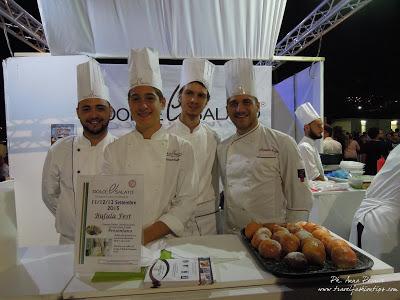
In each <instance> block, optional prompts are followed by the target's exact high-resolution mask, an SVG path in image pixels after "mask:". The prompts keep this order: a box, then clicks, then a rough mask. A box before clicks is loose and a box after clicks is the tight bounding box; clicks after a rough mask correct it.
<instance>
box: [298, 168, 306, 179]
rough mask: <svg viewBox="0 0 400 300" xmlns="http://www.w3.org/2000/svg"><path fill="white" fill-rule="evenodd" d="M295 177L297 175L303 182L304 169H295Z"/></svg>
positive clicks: (304, 176)
mask: <svg viewBox="0 0 400 300" xmlns="http://www.w3.org/2000/svg"><path fill="white" fill-rule="evenodd" d="M297 177H299V179H300V181H301V182H304V179H305V178H306V171H305V170H304V169H297Z"/></svg>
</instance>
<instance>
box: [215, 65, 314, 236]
mask: <svg viewBox="0 0 400 300" xmlns="http://www.w3.org/2000/svg"><path fill="white" fill-rule="evenodd" d="M225 85H226V97H227V112H228V116H229V118H230V119H231V121H232V122H233V123H234V125H235V127H236V133H235V134H234V135H232V136H231V137H229V138H228V139H226V140H225V141H223V142H222V143H221V144H220V145H219V146H218V150H217V151H218V160H219V164H220V168H221V177H222V182H223V185H224V194H225V205H224V228H223V230H224V232H225V233H233V232H238V231H239V230H240V229H241V228H243V227H245V226H246V225H247V224H248V223H249V222H251V221H256V222H260V223H273V222H276V223H283V222H295V221H299V220H308V216H309V212H310V209H311V206H312V196H311V191H310V188H309V186H308V184H307V181H306V180H305V171H304V164H303V162H302V160H301V157H300V153H299V150H298V148H297V145H296V142H295V141H294V139H293V138H291V137H290V136H289V135H287V134H285V133H282V132H279V131H277V130H274V129H270V128H266V127H264V126H262V125H261V124H259V122H258V117H257V116H258V112H259V109H260V102H259V101H258V99H257V97H256V90H255V72H254V67H253V62H252V61H251V60H250V59H234V60H231V61H228V62H227V63H226V64H225Z"/></svg>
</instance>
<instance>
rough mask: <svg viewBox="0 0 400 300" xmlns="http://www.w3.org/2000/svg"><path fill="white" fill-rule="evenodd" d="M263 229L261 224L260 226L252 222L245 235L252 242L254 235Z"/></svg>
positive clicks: (245, 230)
mask: <svg viewBox="0 0 400 300" xmlns="http://www.w3.org/2000/svg"><path fill="white" fill-rule="evenodd" d="M261 227H262V225H261V224H258V223H256V222H250V223H249V224H247V226H246V228H245V229H244V234H245V236H246V237H247V238H248V239H249V240H251V238H252V237H253V234H254V233H255V232H256V231H257V230H258V229H259V228H261Z"/></svg>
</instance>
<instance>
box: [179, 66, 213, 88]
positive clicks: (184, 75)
mask: <svg viewBox="0 0 400 300" xmlns="http://www.w3.org/2000/svg"><path fill="white" fill-rule="evenodd" d="M214 69H215V66H214V64H213V63H211V62H209V61H208V60H207V59H204V58H186V59H185V60H183V64H182V69H181V82H180V86H181V88H182V87H184V86H185V85H187V84H188V83H191V82H193V81H199V82H201V83H202V84H204V86H205V87H206V89H207V90H208V91H210V88H211V85H212V80H213V74H214Z"/></svg>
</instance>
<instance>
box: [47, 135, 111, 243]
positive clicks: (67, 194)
mask: <svg viewBox="0 0 400 300" xmlns="http://www.w3.org/2000/svg"><path fill="white" fill-rule="evenodd" d="M115 139H116V138H115V137H114V136H112V135H111V134H110V133H107V135H106V136H105V137H104V139H103V140H101V141H100V143H98V144H97V145H96V146H92V145H91V143H90V141H89V140H88V139H87V138H86V137H85V136H83V135H78V136H69V137H66V138H63V139H60V140H58V141H57V142H56V143H54V144H53V145H52V146H51V148H50V149H49V151H48V152H47V156H46V160H45V162H44V166H43V173H42V199H43V201H44V203H45V204H46V206H47V208H48V209H49V210H50V211H51V212H52V214H53V215H55V217H56V230H57V232H58V233H60V234H61V238H60V242H61V243H73V242H74V237H75V215H76V209H77V208H76V202H75V200H74V199H75V191H76V183H77V176H78V175H96V174H100V173H101V167H102V165H103V152H104V148H105V147H106V146H107V145H108V144H109V143H111V142H113V141H114V140H115Z"/></svg>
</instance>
